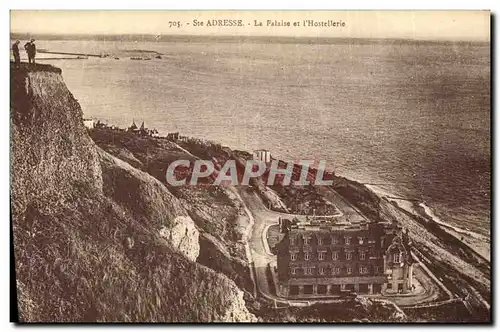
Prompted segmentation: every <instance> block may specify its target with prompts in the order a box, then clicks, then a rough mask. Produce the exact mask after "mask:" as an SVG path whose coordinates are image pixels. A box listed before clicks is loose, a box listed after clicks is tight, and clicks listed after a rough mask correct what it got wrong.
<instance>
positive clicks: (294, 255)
mask: <svg viewBox="0 0 500 332" xmlns="http://www.w3.org/2000/svg"><path fill="white" fill-rule="evenodd" d="M290 259H291V260H292V261H294V260H296V259H297V254H295V253H294V252H292V253H291V254H290Z"/></svg>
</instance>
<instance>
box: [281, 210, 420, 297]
mask: <svg viewBox="0 0 500 332" xmlns="http://www.w3.org/2000/svg"><path fill="white" fill-rule="evenodd" d="M280 232H282V233H283V234H284V237H283V239H282V240H281V241H280V242H279V243H278V244H277V245H276V251H277V264H278V280H279V286H278V287H279V289H278V292H279V294H280V295H281V296H284V297H288V298H308V297H328V296H337V295H340V294H343V293H345V292H356V293H359V294H374V293H384V294H387V293H407V292H409V291H411V289H412V263H413V260H412V258H411V253H410V245H411V243H410V240H409V238H408V235H407V233H404V232H402V229H401V227H399V226H398V225H397V223H396V222H394V223H392V224H391V223H382V222H359V223H349V222H335V221H334V220H324V219H321V218H312V220H308V221H306V222H304V221H302V222H301V221H298V220H294V221H290V220H287V219H280Z"/></svg>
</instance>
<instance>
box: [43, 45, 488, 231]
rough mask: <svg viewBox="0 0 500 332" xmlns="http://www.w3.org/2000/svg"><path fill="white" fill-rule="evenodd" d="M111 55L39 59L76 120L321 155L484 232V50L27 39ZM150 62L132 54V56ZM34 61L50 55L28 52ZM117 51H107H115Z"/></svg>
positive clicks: (333, 165) (292, 155) (297, 155)
mask: <svg viewBox="0 0 500 332" xmlns="http://www.w3.org/2000/svg"><path fill="white" fill-rule="evenodd" d="M37 46H38V48H39V49H40V48H43V49H47V50H50V51H59V52H81V53H92V54H110V57H107V58H92V57H90V58H88V59H86V60H62V59H55V60H42V59H39V62H43V63H51V64H54V65H56V66H58V67H60V68H61V69H62V75H63V78H64V81H65V82H66V84H67V85H68V87H69V89H70V90H71V92H72V93H73V95H74V96H75V98H76V99H78V101H79V103H80V105H81V106H82V109H83V112H84V115H85V117H88V118H95V119H99V120H101V121H104V122H107V123H108V124H110V125H116V126H119V127H128V126H130V124H131V123H132V122H133V121H135V123H136V124H137V125H140V123H142V122H143V121H144V123H145V125H146V127H148V128H150V129H153V128H156V129H157V130H158V131H159V132H160V133H162V134H166V133H169V132H180V133H181V134H183V135H188V136H194V137H199V138H204V139H208V140H212V141H217V142H221V143H222V144H223V145H226V146H229V147H231V148H233V149H241V150H247V151H252V150H255V149H268V150H270V151H271V154H272V155H273V157H275V158H280V159H283V160H297V159H313V160H326V162H327V167H328V168H330V169H332V170H334V171H335V172H336V174H337V175H341V176H345V177H348V178H351V179H354V180H357V181H359V182H362V183H365V184H369V185H371V186H372V187H374V188H378V189H380V190H382V191H384V192H387V193H390V195H392V196H394V197H400V198H405V199H416V200H418V201H419V202H420V203H421V204H424V205H425V206H426V207H428V208H429V209H432V211H433V212H432V213H433V214H435V215H436V216H437V217H439V219H440V220H441V221H443V222H446V223H448V224H450V225H453V226H456V227H460V229H464V230H468V231H472V232H475V233H477V234H481V235H483V236H485V237H489V236H490V223H491V209H490V203H491V187H490V184H491V109H490V108H491V107H490V45H489V44H485V43H483V44H481V43H458V42H456V43H453V42H414V41H404V42H393V41H380V40H378V41H369V40H368V41H367V40H363V41H356V40H347V41H346V40H341V41H338V42H337V41H335V40H331V41H329V42H325V43H306V42H299V41H298V42H297V43H293V42H290V41H287V42H283V43H281V42H280V40H279V39H277V40H276V41H274V42H272V43H270V42H258V41H247V42H243V43H235V42H214V41H207V42H203V41H197V42H190V41H189V40H186V41H182V40H181V41H176V42H141V41H137V42H130V41H127V42H120V41H112V42H111V41H108V42H105V41H82V40H75V41H72V40H64V41H63V40H50V41H44V40H38V41H37ZM147 51H156V52H159V53H161V59H155V58H153V59H151V60H131V59H130V57H131V54H134V52H135V53H138V54H147ZM38 56H39V58H43V57H48V56H49V54H42V53H39V55H38ZM115 58H119V59H115Z"/></svg>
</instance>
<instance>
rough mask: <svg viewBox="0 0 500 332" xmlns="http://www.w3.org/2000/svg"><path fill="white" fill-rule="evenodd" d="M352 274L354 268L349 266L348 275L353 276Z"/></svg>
mask: <svg viewBox="0 0 500 332" xmlns="http://www.w3.org/2000/svg"><path fill="white" fill-rule="evenodd" d="M351 273H352V267H350V266H348V267H347V274H351Z"/></svg>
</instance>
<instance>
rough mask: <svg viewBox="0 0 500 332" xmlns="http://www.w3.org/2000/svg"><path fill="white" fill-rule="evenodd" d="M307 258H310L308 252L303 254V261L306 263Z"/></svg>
mask: <svg viewBox="0 0 500 332" xmlns="http://www.w3.org/2000/svg"><path fill="white" fill-rule="evenodd" d="M309 258H310V255H309V253H308V252H305V253H304V259H305V260H306V261H308V260H309Z"/></svg>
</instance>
